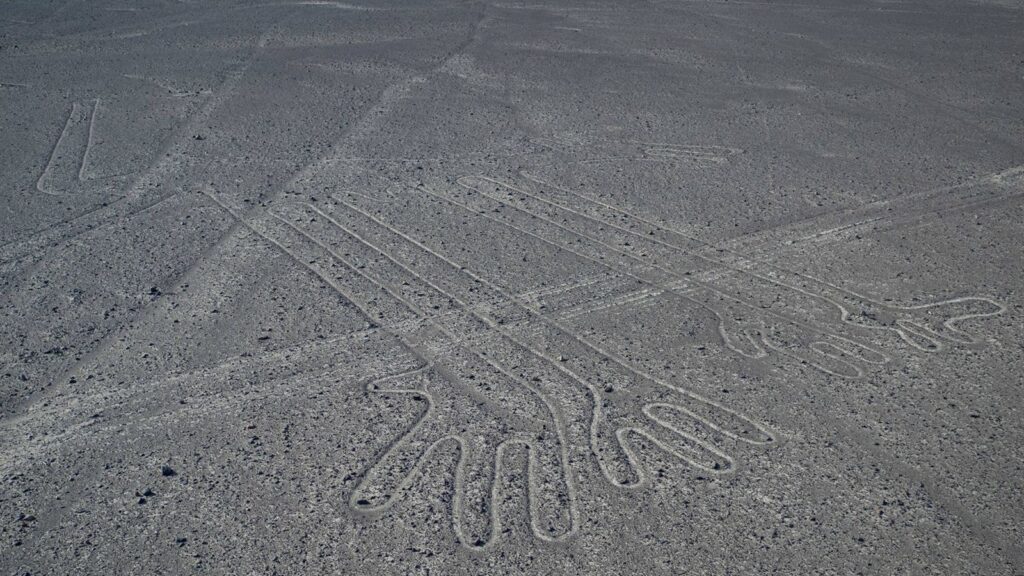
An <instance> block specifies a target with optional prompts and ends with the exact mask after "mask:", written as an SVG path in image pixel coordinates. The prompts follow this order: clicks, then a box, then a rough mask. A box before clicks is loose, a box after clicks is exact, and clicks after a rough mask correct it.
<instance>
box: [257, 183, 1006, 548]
mask: <svg viewBox="0 0 1024 576" xmlns="http://www.w3.org/2000/svg"><path fill="white" fill-rule="evenodd" d="M530 181H531V182H532V184H530V185H529V186H513V185H511V184H508V183H505V182H501V181H497V180H493V179H490V178H486V177H476V176H474V177H466V178H462V179H460V180H459V184H460V185H461V192H457V191H452V190H443V191H434V190H430V189H427V188H425V187H422V186H421V187H419V188H416V189H414V190H410V191H409V193H412V194H422V195H425V196H428V197H431V198H432V200H433V201H441V202H445V203H447V204H449V205H450V206H453V207H455V208H457V209H460V210H465V211H467V212H470V213H475V214H477V215H479V216H482V217H484V218H486V219H489V220H491V221H493V222H496V223H498V224H499V225H501V226H505V227H508V228H510V229H513V230H515V231H517V232H518V233H522V234H526V235H529V236H531V237H533V238H535V239H538V240H540V241H542V242H544V243H546V244H548V245H550V246H553V247H554V248H556V249H558V250H565V251H567V252H570V253H572V254H575V255H576V256H579V257H581V258H583V259H585V260H588V261H592V262H594V263H597V264H599V265H600V266H603V267H605V268H607V269H608V270H609V271H610V272H612V273H615V274H619V275H621V276H622V277H625V278H630V279H632V280H633V281H636V282H637V283H638V284H639V285H641V286H644V287H645V288H644V290H645V291H646V292H649V293H654V294H658V295H659V296H661V297H663V298H666V299H669V300H672V299H675V300H678V301H680V302H681V303H684V304H686V303H688V304H695V305H698V306H700V307H702V308H704V309H706V310H707V311H709V312H710V313H712V314H713V315H714V316H715V317H716V318H717V320H718V325H719V333H720V335H721V337H722V341H723V343H724V345H725V346H726V347H727V348H728V349H730V350H732V351H733V352H735V353H736V354H738V355H741V356H744V357H747V358H751V359H761V358H766V357H769V356H773V355H774V356H777V357H779V358H780V359H789V360H793V361H796V362H798V363H800V364H803V365H808V366H810V367H812V368H815V369H818V370H820V371H821V372H823V373H826V374H829V375H831V376H835V377H840V378H859V377H862V376H864V375H865V374H866V373H867V372H868V371H869V370H871V369H873V368H876V367H877V366H880V365H884V364H885V363H886V362H888V360H889V356H888V354H887V353H886V352H885V351H883V349H882V348H880V347H879V346H878V345H877V343H874V342H867V341H864V340H862V339H860V338H858V337H857V336H858V334H859V332H858V331H859V330H867V331H878V330H883V331H887V332H888V333H892V334H895V335H897V336H898V339H899V340H900V341H902V342H904V343H905V344H906V345H907V346H909V347H912V348H913V349H916V350H921V351H929V352H931V351H937V350H941V349H943V348H944V347H945V346H946V345H948V344H950V343H954V344H974V343H976V342H978V339H977V338H976V337H974V336H972V335H971V334H968V333H967V332H965V331H963V329H962V328H961V326H960V324H961V322H963V321H964V320H967V319H971V318H983V317H988V316H993V315H996V314H999V313H1001V312H1002V311H1003V310H1004V308H1003V307H1002V306H1001V305H999V304H998V303H996V302H994V301H992V300H990V299H988V298H982V297H965V298H959V299H954V300H949V301H944V302H938V303H934V304H929V305H922V306H913V307H898V306H892V305H888V304H884V303H880V302H878V301H875V300H872V299H869V298H865V297H863V296H860V295H858V294H856V293H853V292H850V291H847V290H844V289H842V288H839V287H837V286H834V285H831V284H827V283H825V282H823V281H821V280H818V279H815V278H812V277H809V276H805V275H801V274H798V273H794V272H790V271H787V270H784V269H781V268H777V267H774V266H772V265H769V264H766V263H763V262H760V261H757V260H754V259H749V258H746V257H744V256H742V255H740V254H738V253H732V252H723V251H722V250H717V249H715V250H710V249H709V247H708V246H706V245H700V244H699V241H697V240H695V239H692V238H688V237H684V236H682V235H681V234H679V233H678V232H675V231H673V230H671V229H668V228H665V227H662V226H659V225H657V224H655V223H653V222H650V221H648V220H644V219H642V218H639V217H637V216H635V215H632V214H629V213H626V212H623V211H622V210H619V209H618V208H615V207H613V206H609V205H607V204H603V203H600V202H598V201H596V200H593V199H590V198H587V197H585V196H582V195H578V194H576V193H574V192H571V191H568V190H564V189H559V188H557V187H551V186H547V187H545V189H544V194H543V195H541V194H540V193H539V192H538V191H537V187H538V186H540V185H542V184H543V183H541V182H540V181H539V180H535V179H531V180H530ZM550 190H554V192H550ZM354 198H355V197H354V196H351V197H349V198H348V199H346V198H345V195H343V194H338V195H337V196H336V197H334V198H332V199H331V200H330V201H328V202H326V203H318V204H316V205H313V204H305V203H296V202H287V203H276V204H275V205H274V206H273V207H272V208H271V209H270V210H269V211H268V212H265V213H263V214H262V215H259V216H256V217H254V218H250V219H247V222H246V224H247V225H248V226H249V227H250V228H252V229H253V230H254V231H256V232H257V233H258V234H260V235H261V236H263V237H264V238H266V239H267V240H269V241H271V242H273V243H274V244H276V245H277V246H278V247H279V248H281V249H282V250H284V251H285V252H286V253H288V254H290V255H291V256H292V257H293V258H294V259H295V260H296V261H297V262H300V263H302V264H303V265H304V266H306V267H307V268H309V269H310V270H311V271H313V272H314V273H316V274H317V275H319V276H320V277H321V278H322V279H324V281H325V282H327V283H328V284H329V285H330V286H332V287H333V288H334V289H335V290H336V291H338V292H339V293H340V294H342V295H343V296H345V297H346V298H347V299H348V300H350V301H351V302H352V303H353V304H354V305H356V306H357V307H358V308H359V309H360V310H361V311H362V312H363V313H364V314H365V315H366V317H367V319H368V320H369V321H370V322H372V323H374V324H376V325H379V326H381V327H382V329H383V330H386V331H387V332H389V333H390V334H392V335H393V336H394V337H395V338H397V339H398V340H399V341H400V342H401V343H402V344H403V345H404V346H405V347H406V348H408V349H409V350H411V351H412V352H413V353H414V354H415V355H416V356H417V357H418V358H420V360H421V363H422V366H421V367H420V368H419V369H417V370H415V371H413V372H408V373H405V374H401V375H398V376H391V377H388V378H385V379H382V380H377V381H374V382H373V383H371V384H370V385H369V386H368V389H369V391H370V392H371V393H374V394H386V395H405V396H406V397H407V398H410V399H415V400H417V401H418V402H421V403H422V405H423V408H422V412H421V415H420V417H419V418H418V419H417V420H416V422H415V424H414V425H413V426H412V427H411V428H410V429H409V430H407V431H406V432H405V433H404V434H402V435H401V436H400V437H398V438H397V439H395V440H394V441H393V442H392V443H390V444H389V445H388V446H387V447H386V449H384V450H383V452H382V453H380V454H379V455H378V457H377V458H376V460H375V462H374V464H373V465H371V466H370V467H369V468H368V469H367V470H366V472H365V474H364V475H363V477H362V478H361V480H360V482H359V483H358V485H357V486H356V487H355V488H354V490H353V491H352V493H351V496H350V504H351V506H352V507H353V508H354V509H357V510H361V511H363V512H366V513H369V514H375V513H381V512H383V511H386V510H388V509H390V508H391V507H392V506H393V505H394V504H395V503H396V502H398V501H400V499H401V495H402V494H403V493H404V492H405V491H406V490H407V489H408V488H409V487H410V486H411V485H412V482H413V481H414V479H415V477H416V474H417V472H418V471H419V470H421V469H422V467H423V466H424V463H425V462H427V461H428V459H430V458H431V457H432V455H435V454H437V453H438V451H439V450H440V449H443V448H445V447H450V448H452V449H454V450H456V451H457V452H458V460H457V464H456V465H455V470H454V476H455V495H454V499H453V501H452V504H451V509H450V512H451V516H452V524H453V529H454V532H455V534H456V536H457V537H458V539H459V541H460V542H461V543H462V544H463V545H465V546H467V547H469V548H472V549H484V548H487V547H490V546H493V545H494V544H495V543H496V542H497V541H498V539H499V538H500V535H501V533H502V518H501V512H500V509H499V506H498V502H499V501H500V499H501V494H500V491H501V483H500V482H499V478H500V477H501V476H502V473H503V467H504V466H506V465H507V462H508V461H509V456H510V454H509V453H510V451H520V452H521V453H523V454H525V455H526V462H527V466H526V467H527V471H528V473H527V479H526V490H527V494H528V498H527V502H528V504H527V505H528V507H529V511H528V513H529V516H530V523H531V529H532V531H533V534H534V535H535V536H536V537H537V538H540V539H543V540H548V541H559V540H562V539H565V538H567V537H569V536H571V535H572V534H573V533H574V532H576V531H577V530H578V529H579V518H578V513H577V510H576V489H575V486H574V482H575V480H574V474H573V472H572V470H570V467H569V462H570V454H571V453H572V452H573V451H574V450H575V449H577V448H578V447H574V446H570V445H568V443H567V442H568V441H567V438H568V437H569V436H568V434H567V429H568V428H569V427H570V426H571V425H572V424H573V423H572V422H570V421H567V419H566V417H565V415H564V414H565V413H566V412H567V407H566V406H563V405H562V403H563V402H564V401H565V398H568V397H570V396H572V395H573V394H575V395H576V396H577V397H579V396H580V395H582V397H585V398H586V399H587V403H588V406H587V408H586V412H588V413H589V422H586V423H583V424H584V426H585V428H586V430H585V434H584V436H585V437H586V442H587V444H588V445H587V446H586V452H587V453H588V454H589V455H590V457H591V458H593V461H594V462H595V463H596V464H597V466H598V468H599V469H600V471H601V473H602V474H603V476H604V477H605V479H606V480H607V481H608V482H609V483H610V484H611V485H613V486H618V487H624V488H635V487H639V486H642V485H644V484H645V482H647V481H648V479H649V477H650V472H651V470H649V469H647V468H646V467H645V463H644V460H643V459H641V458H640V457H639V455H638V452H637V447H638V446H639V443H643V444H645V445H647V446H651V447H654V448H656V449H658V450H659V451H660V452H661V453H662V454H663V455H666V456H668V457H670V458H672V459H675V460H677V461H678V462H681V463H685V464H686V465H689V466H691V467H693V468H694V469H696V470H699V471H700V472H701V473H704V474H710V475H713V474H724V473H729V472H731V471H732V470H734V469H735V467H736V457H735V454H736V453H737V451H738V449H739V448H740V446H741V445H747V446H765V445H770V444H772V443H773V442H775V441H776V438H775V435H774V433H773V432H771V431H770V430H769V429H768V428H767V427H766V426H765V425H763V424H761V423H758V422H756V421H755V420H754V419H752V418H750V417H748V416H745V415H743V414H741V413H740V412H737V411H736V410H734V409H732V408H729V407H727V406H725V405H722V404H720V403H718V402H715V401H713V400H711V399H708V398H705V397H703V396H701V395H699V394H697V393H695V392H693V391H691V390H688V389H687V388H686V387H685V386H684V385H682V383H680V382H675V381H672V382H669V381H665V380H663V379H660V378H658V377H655V376H653V375H651V374H649V373H647V372H645V371H643V370H642V369H640V368H638V367H637V366H635V365H634V364H632V363H631V362H630V361H629V360H628V359H626V358H623V357H620V356H618V355H617V354H616V353H615V352H614V351H612V350H609V349H606V348H604V347H602V345H601V344H600V343H598V342H596V341H594V340H593V339H592V338H590V337H588V336H586V335H584V334H582V333H580V332H579V331H577V330H574V329H573V328H572V326H570V325H569V324H567V323H566V322H564V321H563V320H561V319H560V318H559V316H558V315H557V314H548V313H546V312H545V311H544V310H543V309H542V307H539V306H538V304H537V302H535V301H533V300H531V299H528V298H525V297H523V296H521V295H517V294H515V293H513V292H512V291H511V290H509V289H508V288H506V287H503V286H500V285H498V284H496V283H494V282H493V281H491V280H488V279H486V278H484V277H483V276H482V275H481V274H478V273H476V272H474V271H473V270H471V269H469V268H467V267H465V266H463V265H462V264H461V263H459V262H457V261H455V260H454V259H452V257H451V256H449V255H446V254H443V253H441V252H439V251H437V250H436V249H434V248H431V247H430V246H428V245H427V244H426V243H425V242H424V241H423V240H422V239H419V238H416V237H414V236H413V235H411V233H408V232H405V231H403V230H401V229H399V227H397V226H396V225H395V224H393V223H391V222H389V221H388V219H387V218H386V217H385V216H383V215H382V214H380V213H371V212H370V211H368V209H366V208H364V207H360V205H359V202H357V201H355V200H354ZM496 207H501V208H511V210H498V209H496ZM712 254H713V256H712ZM682 265H685V266H689V267H693V268H703V269H704V270H707V269H708V268H709V266H717V267H720V268H723V269H726V270H728V271H729V272H730V273H735V274H740V275H742V276H743V277H744V278H746V279H749V280H750V281H751V282H755V283H757V285H758V286H764V287H767V288H766V290H788V291H791V292H793V293H798V294H801V295H803V296H807V297H811V298H815V299H818V300H820V301H822V302H824V303H826V305H827V306H831V307H833V308H834V309H837V310H838V311H839V314H838V315H837V317H836V318H834V319H833V320H835V321H834V322H830V321H823V322H816V321H809V320H808V319H806V318H800V317H795V316H791V315H787V314H785V313H780V312H779V311H777V310H772V309H766V308H764V307H759V306H757V305H756V304H755V303H753V302H751V301H750V300H748V299H746V298H744V297H743V296H742V295H741V294H738V293H735V292H734V291H733V290H731V288H730V287H729V286H727V285H720V283H716V282H715V281H714V275H711V276H710V279H709V278H708V277H707V276H702V275H700V274H697V275H690V274H681V273H679V272H678V271H677V270H679V269H686V268H680V266H682ZM844 326H846V327H852V328H853V331H852V333H851V332H850V331H844V330H843V329H842V327H844Z"/></svg>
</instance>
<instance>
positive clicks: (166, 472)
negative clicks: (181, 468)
mask: <svg viewBox="0 0 1024 576" xmlns="http://www.w3.org/2000/svg"><path fill="white" fill-rule="evenodd" d="M160 474H161V475H163V476H177V475H178V473H177V472H175V470H174V468H171V467H170V466H168V465H167V464H164V465H163V466H161V467H160Z"/></svg>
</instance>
